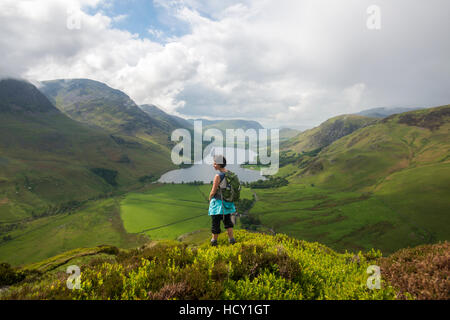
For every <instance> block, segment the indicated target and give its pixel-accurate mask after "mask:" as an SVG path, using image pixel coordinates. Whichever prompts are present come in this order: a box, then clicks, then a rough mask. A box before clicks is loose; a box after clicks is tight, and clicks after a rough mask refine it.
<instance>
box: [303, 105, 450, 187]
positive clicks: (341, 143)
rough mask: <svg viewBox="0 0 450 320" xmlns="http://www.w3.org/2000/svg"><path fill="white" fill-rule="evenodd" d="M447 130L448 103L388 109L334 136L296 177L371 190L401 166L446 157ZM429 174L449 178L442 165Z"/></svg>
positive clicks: (449, 122) (435, 161)
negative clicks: (389, 113)
mask: <svg viewBox="0 0 450 320" xmlns="http://www.w3.org/2000/svg"><path fill="white" fill-rule="evenodd" d="M449 130H450V106H443V107H438V108H432V109H425V110H420V111H413V112H408V113H404V114H399V115H393V116H391V117H388V118H385V119H383V120H382V121H380V122H378V123H377V124H375V125H371V126H368V127H365V128H362V129H360V130H357V131H356V132H354V133H352V134H350V135H348V136H345V137H343V138H341V139H339V140H337V141H335V142H334V143H333V144H331V145H330V146H328V147H327V148H325V149H324V150H323V151H322V152H320V153H319V155H318V156H317V157H316V159H315V160H314V161H312V162H311V163H310V164H309V165H308V166H307V167H306V168H305V169H304V170H303V171H302V172H301V173H300V174H299V175H298V176H297V178H299V179H301V180H302V181H309V180H310V181H314V182H316V183H318V184H320V185H321V186H326V187H330V188H336V189H354V190H356V189H358V190H368V191H373V190H374V188H375V187H376V186H377V185H378V184H380V183H383V181H385V180H389V179H392V177H391V175H392V174H393V173H395V172H398V171H401V170H403V169H407V168H408V169H411V168H419V167H422V166H431V165H443V164H447V163H449V162H450V152H449V150H450V133H449ZM439 168H440V167H439ZM414 172H415V171H412V172H411V174H412V175H414ZM430 174H433V175H435V176H436V179H438V180H441V179H445V178H448V176H446V175H445V174H442V172H441V169H436V170H430ZM419 181H420V179H419V180H418V182H419ZM378 189H379V187H378ZM378 189H377V190H378ZM447 191H448V190H447Z"/></svg>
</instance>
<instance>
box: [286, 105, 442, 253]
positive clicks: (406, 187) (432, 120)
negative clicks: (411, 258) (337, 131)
mask: <svg viewBox="0 0 450 320" xmlns="http://www.w3.org/2000/svg"><path fill="white" fill-rule="evenodd" d="M295 167H296V172H292V176H291V177H290V178H289V179H290V182H291V183H292V186H291V188H293V185H295V184H302V185H307V186H310V185H311V186H314V188H320V189H322V190H328V191H327V192H331V193H337V192H340V194H342V197H345V200H336V199H339V198H338V197H337V196H334V199H330V200H328V202H326V201H325V202H324V203H323V204H322V206H323V207H322V209H326V208H334V209H333V210H331V211H330V212H329V214H333V215H335V216H336V220H335V222H336V223H335V224H330V228H331V227H332V228H333V229H326V228H323V229H321V231H320V232H321V233H322V234H324V232H325V230H327V232H331V230H341V231H340V232H341V236H340V237H338V236H335V238H332V239H330V238H328V239H327V241H329V242H330V243H334V244H335V245H339V246H340V247H341V248H342V247H345V245H348V244H351V243H353V244H354V243H364V242H365V241H366V242H365V243H367V242H368V241H370V243H371V244H372V245H374V244H375V243H376V245H377V247H378V248H383V250H385V251H387V252H392V250H393V249H398V248H402V247H403V248H404V247H407V246H412V245H418V244H422V243H435V242H437V241H440V240H447V239H449V238H450V230H449V227H448V226H449V225H450V216H449V215H448V212H450V204H449V201H448V199H449V198H450V184H449V183H448V182H449V181H450V106H449V105H447V106H442V107H437V108H430V109H423V110H417V111H410V112H406V113H401V114H394V115H391V116H389V117H387V118H384V119H382V120H381V121H378V122H376V123H374V124H372V125H370V126H366V127H363V128H360V129H359V130H356V131H354V132H353V133H351V134H349V135H346V136H344V137H342V138H340V139H338V140H336V141H334V142H333V143H332V144H330V145H329V146H327V147H325V148H324V149H323V150H322V151H321V152H320V153H318V154H317V156H315V157H313V158H308V159H306V158H305V161H302V162H300V163H297V164H296V165H295ZM345 193H350V194H354V196H353V197H349V196H346V195H345ZM358 194H359V196H358ZM339 197H341V196H339ZM352 198H353V199H352ZM355 202H357V203H358V204H357V205H356V204H353V205H349V203H355ZM333 203H334V204H333ZM318 208H320V206H319V207H318ZM338 208H339V210H338ZM313 209H314V208H313ZM313 209H312V210H313ZM314 210H316V209H314ZM344 212H345V213H344ZM356 213H357V215H356ZM352 221H353V222H352ZM369 221H372V222H369ZM363 222H364V223H363ZM352 225H359V226H358V227H357V228H354V227H353V226H352ZM343 226H346V227H345V228H347V229H348V230H349V232H348V233H347V234H346V235H345V237H343V236H342V232H343V231H342V229H340V228H343ZM364 239H366V240H364ZM385 251H383V252H385Z"/></svg>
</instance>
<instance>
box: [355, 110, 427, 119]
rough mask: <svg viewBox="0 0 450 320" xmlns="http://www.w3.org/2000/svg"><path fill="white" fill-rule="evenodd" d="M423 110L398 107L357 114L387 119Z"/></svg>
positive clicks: (364, 111)
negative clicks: (391, 116) (395, 115)
mask: <svg viewBox="0 0 450 320" xmlns="http://www.w3.org/2000/svg"><path fill="white" fill-rule="evenodd" d="M420 109H423V108H404V107H398V108H372V109H367V110H363V111H361V112H358V113H356V114H357V115H360V116H365V117H372V118H386V117H388V116H390V115H393V114H396V113H403V112H408V111H414V110H420Z"/></svg>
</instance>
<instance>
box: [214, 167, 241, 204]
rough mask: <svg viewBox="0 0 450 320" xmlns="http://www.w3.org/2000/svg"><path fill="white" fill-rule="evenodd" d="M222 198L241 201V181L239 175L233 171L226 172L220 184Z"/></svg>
mask: <svg viewBox="0 0 450 320" xmlns="http://www.w3.org/2000/svg"><path fill="white" fill-rule="evenodd" d="M219 190H220V193H221V194H222V199H223V200H225V201H228V202H235V201H239V199H240V197H241V183H240V182H239V178H238V176H237V175H236V174H235V173H234V172H231V171H227V172H225V177H224V178H223V180H222V182H220V184H219Z"/></svg>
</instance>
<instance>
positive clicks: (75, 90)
mask: <svg viewBox="0 0 450 320" xmlns="http://www.w3.org/2000/svg"><path fill="white" fill-rule="evenodd" d="M39 89H40V90H41V91H42V92H43V93H44V94H45V95H46V96H47V97H48V98H49V99H50V101H51V102H53V103H54V104H55V106H56V107H57V108H58V109H60V110H61V111H62V112H63V113H65V114H66V115H68V116H69V117H70V118H72V119H74V120H76V121H79V122H83V123H86V124H89V125H91V126H94V127H99V128H102V129H105V130H108V131H109V132H111V133H114V134H125V135H129V136H135V137H138V138H141V139H144V140H148V141H151V142H156V143H159V144H162V145H164V146H166V145H167V144H168V136H169V134H170V132H169V131H168V128H167V126H166V125H165V124H164V123H162V122H161V121H158V120H156V119H154V118H152V117H150V116H149V115H148V114H147V113H145V112H144V111H143V110H141V109H140V108H139V107H138V106H137V105H136V103H135V102H134V101H133V100H132V99H131V98H130V97H129V96H127V95H126V94H125V93H123V92H122V91H120V90H116V89H113V88H110V87H109V86H107V85H106V84H104V83H101V82H98V81H94V80H89V79H62V80H51V81H43V82H42V86H41V87H40V88H39Z"/></svg>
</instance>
